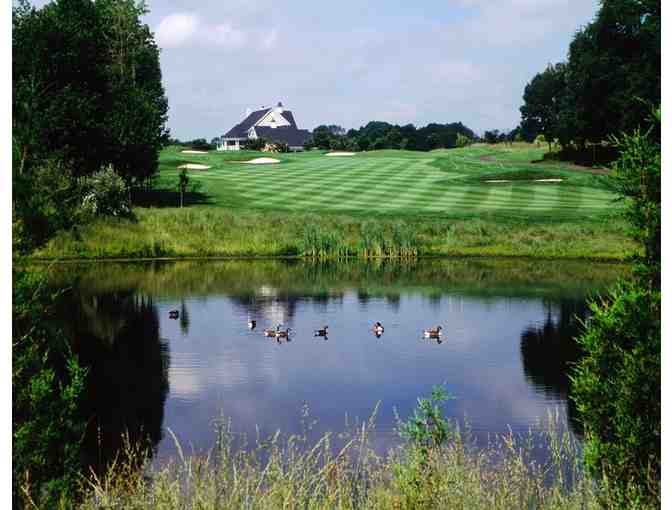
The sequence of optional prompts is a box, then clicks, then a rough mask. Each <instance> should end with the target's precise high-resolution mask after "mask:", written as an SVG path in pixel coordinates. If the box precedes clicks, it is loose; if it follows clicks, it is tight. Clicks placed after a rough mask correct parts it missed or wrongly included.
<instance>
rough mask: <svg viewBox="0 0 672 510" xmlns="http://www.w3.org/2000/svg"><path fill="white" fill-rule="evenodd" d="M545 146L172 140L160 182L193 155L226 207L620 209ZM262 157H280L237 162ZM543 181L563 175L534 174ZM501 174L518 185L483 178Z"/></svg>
mask: <svg viewBox="0 0 672 510" xmlns="http://www.w3.org/2000/svg"><path fill="white" fill-rule="evenodd" d="M543 152H544V149H543V148H535V147H534V146H529V145H526V146H523V147H518V148H514V149H510V148H507V149H493V148H489V147H487V146H480V147H470V148H465V149H453V150H437V151H432V152H428V153H423V152H412V151H397V150H382V151H372V152H364V153H358V154H356V155H355V156H349V157H348V156H340V157H339V156H325V155H324V154H323V152H321V151H320V152H318V151H311V152H309V153H299V154H282V155H269V154H262V153H253V152H247V151H245V152H242V151H241V152H238V153H235V152H229V153H222V152H210V153H208V154H207V155H194V154H183V153H180V152H179V149H177V148H175V147H171V148H168V149H166V150H165V151H164V152H163V153H162V155H161V162H160V170H161V174H160V178H159V180H158V185H159V187H163V188H172V189H175V185H176V183H177V174H178V169H177V167H178V165H180V164H183V163H187V162H188V163H200V164H205V165H209V166H211V167H212V168H210V169H208V170H190V171H189V175H190V178H191V180H192V182H195V183H198V186H200V189H201V191H202V192H203V193H205V194H206V195H207V200H208V203H209V204H211V205H214V206H219V207H226V208H235V209H255V210H276V211H298V212H318V213H346V214H354V215H362V214H364V215H372V214H373V215H394V216H409V215H411V216H423V217H426V216H435V217H444V218H445V217H453V218H464V217H474V216H477V217H480V218H483V217H498V218H503V217H507V218H512V219H528V220H532V221H534V220H537V219H538V220H544V221H548V220H551V221H558V220H559V221H566V220H570V219H579V218H582V219H587V220H593V219H596V218H599V217H602V216H604V214H605V213H609V212H611V211H613V208H614V203H613V199H614V198H615V197H614V195H613V194H612V193H611V192H610V191H609V190H608V189H607V178H606V176H605V175H599V174H593V173H588V172H581V171H578V170H576V169H573V168H571V167H569V166H566V165H559V164H557V163H535V164H532V163H530V162H529V161H530V160H531V159H539V158H541V156H542V154H543ZM259 156H267V157H268V156H272V157H276V158H277V159H280V160H281V161H282V162H281V163H279V164H275V165H250V164H243V163H239V162H236V160H238V161H240V160H247V159H251V158H254V157H259ZM482 156H485V157H486V158H488V160H483V159H481V157H482ZM530 171H533V173H532V174H531V175H529V176H528V175H526V174H527V173H528V172H530ZM515 174H520V177H522V178H523V179H524V180H520V179H518V178H517V176H516V175H515ZM543 178H560V179H563V181H562V182H534V181H533V180H532V179H543ZM498 179H514V182H507V183H488V182H485V181H487V180H498Z"/></svg>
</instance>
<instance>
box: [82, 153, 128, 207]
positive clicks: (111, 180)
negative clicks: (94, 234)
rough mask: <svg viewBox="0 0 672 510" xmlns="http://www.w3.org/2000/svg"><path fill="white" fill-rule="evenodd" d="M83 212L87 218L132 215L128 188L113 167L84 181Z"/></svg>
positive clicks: (102, 170)
mask: <svg viewBox="0 0 672 510" xmlns="http://www.w3.org/2000/svg"><path fill="white" fill-rule="evenodd" d="M81 211H82V213H84V215H85V216H121V217H128V216H130V215H131V204H130V201H129V193H128V188H127V187H126V183H125V182H124V180H123V179H122V178H121V176H120V175H119V174H117V173H116V172H115V171H114V168H112V165H108V166H106V167H105V168H103V169H101V170H99V171H98V172H96V173H94V174H93V175H91V176H90V177H87V178H86V179H84V182H83V184H82V205H81Z"/></svg>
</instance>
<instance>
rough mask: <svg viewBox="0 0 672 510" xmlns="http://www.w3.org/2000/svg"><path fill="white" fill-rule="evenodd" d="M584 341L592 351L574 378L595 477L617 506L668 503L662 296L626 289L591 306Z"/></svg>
mask: <svg viewBox="0 0 672 510" xmlns="http://www.w3.org/2000/svg"><path fill="white" fill-rule="evenodd" d="M591 309H592V312H593V315H592V316H591V318H590V319H589V326H588V327H587V329H586V331H585V332H584V333H583V334H582V335H581V336H580V337H579V338H578V341H579V343H580V345H581V346H582V348H583V349H584V350H585V352H586V356H585V358H583V359H582V360H581V361H580V362H579V364H578V365H577V367H576V368H575V371H574V374H573V376H572V383H573V396H574V399H575V401H576V403H577V409H578V412H579V416H580V417H581V419H582V421H583V423H584V426H585V432H586V448H585V459H586V465H587V467H588V469H589V470H590V472H591V473H593V474H595V475H602V476H604V477H605V478H606V481H607V482H608V486H609V488H610V492H611V494H610V499H611V500H612V502H613V503H614V504H615V505H616V506H617V507H631V508H639V507H640V506H643V507H647V506H656V505H657V504H658V503H659V498H660V370H661V364H660V363H661V357H660V292H656V291H654V292H650V291H648V290H646V289H643V288H641V287H640V286H638V285H637V284H636V283H633V282H629V283H622V284H620V285H619V286H618V287H616V289H614V290H613V291H612V292H611V294H610V295H609V296H608V298H606V299H602V300H599V301H593V302H592V303H591Z"/></svg>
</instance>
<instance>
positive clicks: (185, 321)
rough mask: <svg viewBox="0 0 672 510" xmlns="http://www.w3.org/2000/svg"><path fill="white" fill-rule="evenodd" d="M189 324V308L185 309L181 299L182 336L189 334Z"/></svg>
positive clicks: (185, 306)
mask: <svg viewBox="0 0 672 510" xmlns="http://www.w3.org/2000/svg"><path fill="white" fill-rule="evenodd" d="M189 324H190V321H189V310H187V305H186V303H185V302H184V299H183V300H182V301H181V302H180V330H182V334H183V335H184V336H187V335H188V334H189Z"/></svg>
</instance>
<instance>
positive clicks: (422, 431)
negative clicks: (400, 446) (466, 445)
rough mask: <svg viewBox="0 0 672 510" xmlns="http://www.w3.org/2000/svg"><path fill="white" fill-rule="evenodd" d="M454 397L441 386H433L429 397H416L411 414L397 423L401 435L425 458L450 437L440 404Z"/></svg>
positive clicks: (448, 427)
mask: <svg viewBox="0 0 672 510" xmlns="http://www.w3.org/2000/svg"><path fill="white" fill-rule="evenodd" d="M454 398H455V397H452V396H451V395H449V394H448V393H447V392H446V390H445V388H444V387H443V386H434V388H432V394H431V396H430V398H418V407H417V408H416V409H415V410H414V412H413V416H412V417H410V418H408V420H407V421H405V422H400V423H399V434H400V435H401V437H403V438H405V439H407V440H408V441H410V442H411V444H412V445H413V446H414V447H415V448H417V449H418V450H419V451H420V452H421V454H422V455H423V457H424V458H425V459H426V458H427V457H428V456H429V453H430V452H431V451H432V450H435V449H437V448H440V447H441V446H443V445H444V444H445V443H446V442H447V441H448V439H449V438H450V425H449V423H448V421H447V420H446V419H445V418H444V417H443V412H442V411H441V408H440V405H441V404H442V403H443V402H445V401H446V400H451V399H454Z"/></svg>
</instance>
